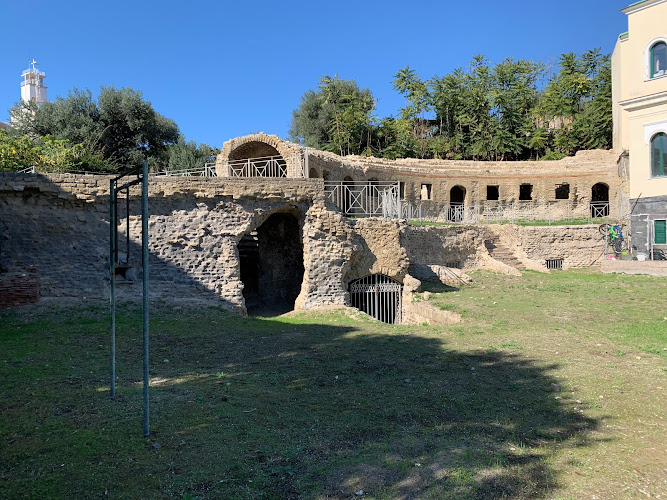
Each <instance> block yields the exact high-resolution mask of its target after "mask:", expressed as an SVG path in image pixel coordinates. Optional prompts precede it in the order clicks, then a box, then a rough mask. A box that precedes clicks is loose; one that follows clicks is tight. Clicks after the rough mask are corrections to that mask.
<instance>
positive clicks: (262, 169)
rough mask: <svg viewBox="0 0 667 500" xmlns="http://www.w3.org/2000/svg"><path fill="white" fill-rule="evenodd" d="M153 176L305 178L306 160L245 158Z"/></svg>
mask: <svg viewBox="0 0 667 500" xmlns="http://www.w3.org/2000/svg"><path fill="white" fill-rule="evenodd" d="M153 175H159V176H167V177H185V176H191V177H233V178H240V179H245V178H252V177H271V178H287V177H296V178H305V177H306V169H305V159H304V156H302V155H301V154H298V153H295V154H294V155H292V156H288V157H287V158H284V157H283V156H265V157H261V158H245V159H242V160H231V161H228V162H225V163H222V164H216V163H206V164H204V166H202V167H195V168H189V169H184V170H162V171H160V172H157V173H156V174H153Z"/></svg>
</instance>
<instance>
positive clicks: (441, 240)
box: [0, 174, 604, 321]
mask: <svg viewBox="0 0 667 500" xmlns="http://www.w3.org/2000/svg"><path fill="white" fill-rule="evenodd" d="M119 210H120V215H121V216H124V214H125V212H124V210H125V209H124V203H121V204H120V208H119ZM149 212H150V219H149V221H148V225H149V231H150V237H149V252H150V257H149V263H150V280H151V285H150V290H151V295H152V296H154V297H163V298H170V299H182V300H192V299H195V298H199V299H202V300H203V299H210V300H215V301H217V302H218V303H220V304H221V305H222V306H223V307H226V308H229V309H231V310H234V311H238V312H241V313H244V312H245V299H244V295H243V282H242V280H241V274H240V264H239V250H238V246H237V245H238V244H239V242H240V241H241V239H242V238H243V237H244V236H245V235H248V234H250V233H251V232H253V231H255V230H257V228H259V227H260V226H262V224H263V223H264V222H266V221H267V220H268V219H269V218H270V217H271V216H272V215H273V214H276V213H289V214H292V215H293V216H294V217H295V218H296V220H297V221H298V227H299V231H300V232H299V238H301V247H302V249H303V267H304V272H303V280H302V283H301V287H300V291H298V297H297V298H296V303H295V307H296V308H297V309H299V308H300V309H309V308H314V307H322V306H328V305H349V294H348V285H349V283H350V282H351V281H352V280H354V279H357V278H360V277H363V276H367V275H369V274H374V273H382V274H385V275H387V276H389V277H391V278H393V279H394V280H397V281H399V282H401V283H404V285H405V288H404V296H406V294H409V293H410V292H411V291H413V290H416V289H417V287H418V286H419V285H418V279H440V280H443V281H446V280H445V278H446V277H447V276H449V275H450V274H451V273H452V272H453V273H454V274H458V276H459V277H460V276H461V275H460V273H459V271H453V270H449V271H447V269H448V268H451V267H462V268H463V269H474V268H478V267H486V268H491V269H497V270H504V271H506V272H511V271H510V270H509V269H511V270H512V271H514V272H517V271H516V270H515V269H514V268H511V267H509V266H505V267H503V266H504V265H503V264H502V263H499V262H497V261H496V260H494V259H493V258H492V257H490V256H489V253H488V251H487V250H486V248H485V247H484V241H485V239H486V238H488V237H489V231H496V232H498V231H500V233H498V234H501V236H502V237H503V238H505V240H506V241H509V242H512V243H513V244H514V246H515V250H514V251H515V253H516V254H517V255H518V258H519V259H520V260H522V262H524V263H527V265H526V267H528V268H531V267H530V265H532V266H533V267H534V268H540V266H543V261H544V259H547V258H563V260H564V267H565V268H569V267H581V266H589V265H592V264H594V263H595V262H597V261H596V258H598V257H597V256H598V255H600V256H601V254H602V250H603V246H604V244H603V242H602V240H601V238H600V236H599V233H597V228H596V227H587V226H576V227H575V226H572V227H555V226H554V227H510V226H507V227H505V228H502V229H497V228H495V229H491V230H489V228H488V227H484V226H481V225H477V226H445V227H426V226H424V227H416V226H409V225H407V224H406V223H405V221H396V220H388V219H376V218H369V219H360V220H351V219H347V218H344V217H343V216H342V215H341V214H340V213H338V212H335V211H333V210H332V209H331V207H330V206H327V205H326V204H325V201H324V187H323V181H322V180H321V179H263V178H254V179H224V178H209V179H205V178H174V177H171V178H165V177H151V179H150V187H149ZM108 213H109V177H105V176H92V175H71V174H63V175H31V174H0V269H5V270H7V272H5V273H3V274H4V275H7V274H8V273H9V272H13V273H25V272H26V270H28V269H29V268H30V267H31V266H38V267H39V275H38V283H37V286H38V287H39V293H40V294H41V296H51V297H62V296H72V297H84V296H85V297H88V298H89V299H95V298H98V299H103V298H105V297H107V296H108V278H109V215H108ZM129 215H130V217H129V229H130V231H129V233H130V238H129V263H130V266H131V269H128V270H127V272H126V273H125V277H128V278H129V277H131V276H132V275H133V274H134V275H135V276H136V279H137V280H140V279H141V250H140V246H141V232H140V229H141V214H140V203H139V189H138V187H134V188H131V189H130V214H129ZM119 231H120V233H119V243H120V251H121V252H124V253H126V252H127V249H126V248H125V244H126V243H125V242H126V236H127V232H126V226H125V225H122V226H120V227H119ZM121 260H124V259H121ZM531 262H532V264H531ZM5 277H6V276H5ZM415 278H417V279H415ZM462 279H465V278H462ZM36 289H37V288H36V287H33V288H31V290H36ZM31 293H32V292H31ZM140 293H141V287H140V286H138V285H125V286H119V287H118V294H119V296H121V297H133V296H139V294H140ZM406 303H407V301H406ZM422 316H423V315H422ZM406 317H407V316H406ZM415 321H416V320H415Z"/></svg>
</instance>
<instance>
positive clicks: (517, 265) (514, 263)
mask: <svg viewBox="0 0 667 500" xmlns="http://www.w3.org/2000/svg"><path fill="white" fill-rule="evenodd" d="M484 246H485V247H486V249H487V250H488V251H489V255H490V256H491V257H493V258H494V259H496V260H497V261H500V262H502V263H503V264H507V265H508V266H511V267H513V268H514V269H526V266H525V265H523V263H522V262H521V261H520V260H519V259H518V258H517V257H516V255H515V254H514V251H512V250H511V249H510V248H508V247H507V246H505V245H503V244H502V243H501V242H500V238H499V237H497V236H495V237H491V238H488V239H486V240H484Z"/></svg>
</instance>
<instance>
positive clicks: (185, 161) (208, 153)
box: [169, 135, 220, 171]
mask: <svg viewBox="0 0 667 500" xmlns="http://www.w3.org/2000/svg"><path fill="white" fill-rule="evenodd" d="M218 153H220V150H219V149H212V148H211V147H210V146H209V145H208V144H200V145H199V146H197V143H196V142H195V141H187V142H186V141H185V137H183V136H182V135H179V136H178V140H177V141H176V144H172V145H171V146H169V170H172V171H174V170H186V169H195V168H203V167H204V164H205V163H208V162H211V161H214V160H212V158H211V157H214V156H215V155H217V154H218Z"/></svg>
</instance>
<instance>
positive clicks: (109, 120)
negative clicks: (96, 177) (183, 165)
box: [10, 87, 178, 167]
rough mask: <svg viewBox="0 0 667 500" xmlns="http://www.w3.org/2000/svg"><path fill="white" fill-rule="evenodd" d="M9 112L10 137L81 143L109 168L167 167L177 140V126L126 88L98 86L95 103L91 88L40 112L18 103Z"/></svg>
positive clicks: (137, 94)
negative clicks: (170, 147)
mask: <svg viewBox="0 0 667 500" xmlns="http://www.w3.org/2000/svg"><path fill="white" fill-rule="evenodd" d="M10 113H11V115H12V121H13V123H15V127H14V131H13V133H14V134H17V135H27V136H29V137H32V138H37V137H46V136H51V137H53V138H54V139H57V140H65V141H68V142H69V143H71V144H82V145H84V149H91V150H93V151H99V152H101V154H102V155H103V157H104V159H105V160H107V161H108V162H109V164H111V165H120V166H123V167H130V166H134V165H137V164H139V163H141V162H142V161H143V160H144V159H147V160H149V161H150V162H151V163H152V164H157V165H158V166H160V165H166V164H167V162H168V159H169V153H168V146H169V145H171V144H173V143H175V142H176V141H177V139H178V127H177V125H176V123H174V122H173V121H172V120H170V119H168V118H165V117H164V116H162V115H160V114H159V113H157V112H156V111H155V110H154V109H153V106H152V105H151V103H150V102H148V101H145V100H144V99H143V97H142V94H141V92H139V91H136V90H133V89H131V88H127V87H126V88H121V89H116V88H114V87H102V89H101V92H100V95H99V98H98V100H97V102H95V100H94V99H93V96H92V93H91V92H90V90H88V89H86V90H79V89H73V90H71V91H70V92H69V93H68V95H67V97H58V98H57V99H56V100H55V101H54V102H45V103H44V104H43V105H42V106H41V107H39V108H38V107H36V106H35V104H34V103H25V102H22V103H19V104H17V105H15V106H14V107H13V108H12V109H11V110H10Z"/></svg>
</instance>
